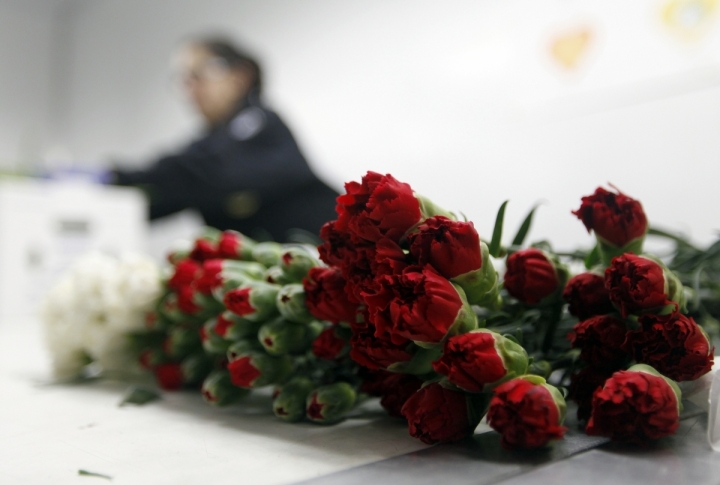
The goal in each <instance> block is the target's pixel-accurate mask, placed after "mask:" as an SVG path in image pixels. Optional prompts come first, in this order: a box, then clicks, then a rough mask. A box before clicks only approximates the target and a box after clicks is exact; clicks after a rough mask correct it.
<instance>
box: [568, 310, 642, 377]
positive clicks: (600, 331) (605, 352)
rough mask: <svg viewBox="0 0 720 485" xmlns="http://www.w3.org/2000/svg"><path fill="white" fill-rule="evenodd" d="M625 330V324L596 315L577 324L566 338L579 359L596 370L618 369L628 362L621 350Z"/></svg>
mask: <svg viewBox="0 0 720 485" xmlns="http://www.w3.org/2000/svg"><path fill="white" fill-rule="evenodd" d="M626 334H627V328H626V327H625V323H623V322H622V321H621V320H618V319H617V318H615V317H612V316H610V315H598V316H596V317H592V318H589V319H588V320H585V321H583V322H580V323H578V324H577V325H575V327H573V331H572V332H570V334H569V335H568V338H569V339H570V342H571V344H572V347H573V348H575V349H580V358H581V359H583V360H584V361H585V362H587V363H589V364H590V365H592V366H594V367H597V368H604V369H608V368H612V369H613V370H616V369H618V368H619V367H621V366H622V364H623V363H624V362H625V361H627V360H628V354H627V352H625V350H623V347H622V346H623V342H625V335H626Z"/></svg>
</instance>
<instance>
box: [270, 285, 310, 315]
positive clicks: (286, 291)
mask: <svg viewBox="0 0 720 485" xmlns="http://www.w3.org/2000/svg"><path fill="white" fill-rule="evenodd" d="M275 303H276V305H277V309H278V310H279V311H280V315H282V316H283V317H285V318H286V319H287V320H290V321H291V322H295V323H309V322H311V321H312V320H313V319H314V318H315V317H313V316H312V315H311V314H310V312H309V311H308V309H307V306H306V305H305V289H304V288H303V285H301V284H297V283H293V284H290V285H285V286H283V287H282V288H281V289H280V291H279V292H278V293H277V296H276V298H275Z"/></svg>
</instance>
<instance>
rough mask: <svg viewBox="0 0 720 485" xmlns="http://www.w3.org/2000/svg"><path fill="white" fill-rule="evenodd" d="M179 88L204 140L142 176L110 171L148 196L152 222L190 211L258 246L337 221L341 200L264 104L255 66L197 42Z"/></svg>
mask: <svg viewBox="0 0 720 485" xmlns="http://www.w3.org/2000/svg"><path fill="white" fill-rule="evenodd" d="M179 64H180V72H179V79H178V80H179V82H180V83H181V86H182V89H183V90H184V91H185V93H186V94H187V95H188V97H189V99H190V101H191V102H192V104H193V106H194V107H195V108H196V110H197V112H198V113H199V114H200V115H201V116H202V118H203V120H204V121H205V125H206V127H205V132H204V134H203V135H202V137H200V138H199V139H197V140H195V141H193V142H192V143H190V144H189V145H188V146H187V147H186V148H185V149H184V150H182V151H180V152H179V153H177V154H174V155H169V156H165V157H163V158H161V159H160V160H157V161H156V162H155V163H153V164H152V165H151V166H149V168H146V169H144V170H122V169H116V170H114V171H113V175H114V177H113V178H114V180H113V183H115V184H117V185H126V186H136V187H139V188H141V189H143V190H144V191H145V192H146V193H147V195H148V197H149V200H150V218H151V219H157V218H160V217H164V216H167V215H169V214H172V213H175V212H178V211H181V210H183V209H187V208H194V209H196V210H198V211H199V212H200V214H201V215H202V217H203V219H204V220H205V223H206V224H207V225H210V226H213V227H216V228H218V229H235V230H238V231H240V232H243V233H245V234H247V235H249V236H251V237H255V238H258V239H261V240H266V239H275V240H287V239H288V237H289V236H290V233H289V231H291V230H293V229H301V230H304V231H308V232H311V233H312V234H318V232H319V230H320V227H321V226H322V224H323V223H324V222H326V221H329V220H331V219H334V218H335V198H336V197H337V195H338V194H337V192H336V191H334V190H333V189H331V188H330V187H328V186H327V185H326V184H325V183H323V182H322V181H321V180H320V179H318V178H317V177H316V176H315V175H314V174H313V172H312V171H311V169H310V167H309V166H308V163H307V161H306V160H305V157H304V156H303V155H302V153H301V152H300V149H299V148H298V145H297V143H296V142H295V140H294V138H293V136H292V134H291V133H290V130H289V129H288V127H287V126H286V125H285V123H283V121H282V120H281V119H280V118H279V117H278V115H277V114H275V113H274V112H273V111H271V110H269V109H268V108H267V107H265V106H264V105H263V104H262V102H261V101H260V93H261V89H262V72H261V69H260V66H259V65H258V63H257V62H256V61H255V60H254V59H253V58H252V57H250V56H248V55H247V54H245V53H244V52H242V51H241V50H240V49H238V48H237V47H236V46H234V45H233V44H232V43H231V42H229V41H227V40H224V39H220V38H218V39H215V38H207V39H196V40H193V41H191V42H189V43H188V44H187V45H186V46H185V47H184V48H183V49H182V51H181V52H180V57H179Z"/></svg>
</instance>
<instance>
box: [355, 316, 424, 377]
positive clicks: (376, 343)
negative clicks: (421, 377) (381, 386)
mask: <svg viewBox="0 0 720 485" xmlns="http://www.w3.org/2000/svg"><path fill="white" fill-rule="evenodd" d="M352 332H353V335H352V337H351V338H350V345H351V350H350V357H351V358H352V359H353V360H354V361H355V362H357V363H358V364H360V365H362V366H365V367H367V368H368V369H373V370H376V369H387V368H388V367H389V366H390V365H392V364H394V363H396V362H407V361H408V360H410V359H411V358H412V354H411V353H410V352H408V347H409V346H410V341H408V340H404V341H400V342H392V341H391V340H390V339H389V338H388V337H387V335H385V336H383V337H382V338H381V337H376V336H375V334H376V330H375V326H374V325H372V324H361V325H353V326H352Z"/></svg>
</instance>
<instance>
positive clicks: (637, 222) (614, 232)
mask: <svg viewBox="0 0 720 485" xmlns="http://www.w3.org/2000/svg"><path fill="white" fill-rule="evenodd" d="M573 214H574V215H576V216H577V218H578V219H580V220H581V221H582V222H583V224H585V227H586V228H587V230H588V232H590V231H591V230H592V231H595V234H597V235H598V236H599V237H601V238H602V239H604V240H605V241H607V242H609V243H611V244H614V245H615V246H625V245H626V244H627V243H629V242H630V241H632V240H633V239H637V238H639V237H642V236H644V235H645V232H647V227H648V222H647V217H645V212H644V211H643V208H642V205H641V204H640V202H638V201H637V200H635V199H633V198H630V197H628V196H627V195H625V194H623V193H622V192H620V191H618V192H617V193H613V192H608V191H607V190H605V189H603V188H602V187H598V188H597V189H596V190H595V193H594V194H593V195H589V196H586V197H583V198H582V204H581V205H580V208H579V209H578V210H576V211H574V212H573Z"/></svg>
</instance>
